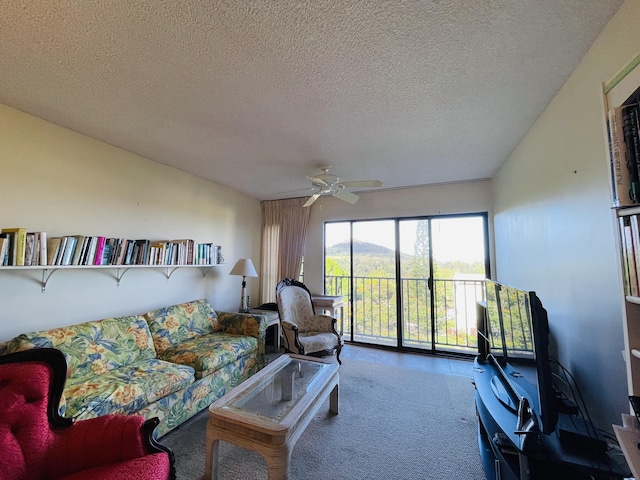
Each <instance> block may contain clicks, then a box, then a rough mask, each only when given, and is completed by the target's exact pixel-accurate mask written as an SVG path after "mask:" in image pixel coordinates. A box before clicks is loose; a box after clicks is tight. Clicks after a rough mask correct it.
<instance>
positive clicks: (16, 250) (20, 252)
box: [2, 228, 27, 266]
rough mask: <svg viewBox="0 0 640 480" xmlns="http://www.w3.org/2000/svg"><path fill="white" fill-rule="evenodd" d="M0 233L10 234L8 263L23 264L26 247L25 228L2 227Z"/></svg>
mask: <svg viewBox="0 0 640 480" xmlns="http://www.w3.org/2000/svg"><path fill="white" fill-rule="evenodd" d="M2 233H9V234H11V252H10V253H9V265H16V266H23V265H24V259H25V254H26V249H27V229H26V228H4V229H2Z"/></svg>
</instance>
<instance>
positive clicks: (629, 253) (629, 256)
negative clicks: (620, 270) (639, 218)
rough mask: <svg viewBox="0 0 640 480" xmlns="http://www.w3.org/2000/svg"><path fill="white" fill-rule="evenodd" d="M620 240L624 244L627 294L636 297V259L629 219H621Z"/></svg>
mask: <svg viewBox="0 0 640 480" xmlns="http://www.w3.org/2000/svg"><path fill="white" fill-rule="evenodd" d="M622 229H623V230H622V232H621V233H622V238H623V243H624V252H625V253H624V256H625V261H626V263H627V272H628V273H627V278H628V283H629V288H628V294H629V295H632V296H634V297H637V296H638V273H637V268H636V257H635V250H634V245H633V233H632V231H631V219H630V218H629V217H628V216H627V217H622Z"/></svg>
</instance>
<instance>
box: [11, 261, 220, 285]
mask: <svg viewBox="0 0 640 480" xmlns="http://www.w3.org/2000/svg"><path fill="white" fill-rule="evenodd" d="M220 265H222V264H215V265H31V266H5V267H0V272H3V271H27V270H39V271H42V280H41V281H40V286H41V288H42V291H43V292H46V291H47V284H48V283H49V280H50V279H51V276H52V275H53V274H54V273H55V272H57V271H58V270H113V271H114V272H115V275H114V278H115V280H116V285H117V286H118V287H119V286H120V282H121V281H122V277H124V274H125V273H127V272H128V271H129V270H131V269H137V268H147V269H155V270H163V271H164V275H165V277H166V279H167V282H168V281H169V280H170V279H171V276H172V275H173V274H174V272H175V271H176V270H178V269H180V268H199V269H200V271H201V272H202V277H203V278H204V277H206V276H207V273H208V272H209V269H211V268H215V267H219V266H220Z"/></svg>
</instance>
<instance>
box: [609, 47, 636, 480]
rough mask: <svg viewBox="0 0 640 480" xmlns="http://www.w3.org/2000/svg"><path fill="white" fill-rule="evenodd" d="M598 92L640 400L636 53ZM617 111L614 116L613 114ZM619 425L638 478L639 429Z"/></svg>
mask: <svg viewBox="0 0 640 480" xmlns="http://www.w3.org/2000/svg"><path fill="white" fill-rule="evenodd" d="M603 94H604V112H605V125H606V127H607V140H608V147H609V165H610V172H611V188H612V199H613V202H612V203H613V212H614V214H615V220H616V225H617V226H618V228H617V234H618V245H619V257H620V262H621V263H620V264H621V269H620V271H621V273H622V276H623V285H624V292H623V293H624V294H623V295H621V297H622V302H623V308H622V313H623V326H624V357H625V363H626V371H627V385H628V391H629V395H633V396H638V397H640V182H638V181H637V178H636V182H635V185H633V186H632V184H633V183H634V182H633V178H632V177H633V176H634V175H633V173H632V174H629V172H630V170H629V165H631V163H629V162H628V159H627V157H626V152H627V151H628V147H629V145H628V143H627V142H628V141H630V142H631V143H633V142H632V141H631V138H630V130H629V129H630V128H635V130H636V132H637V142H638V143H637V146H638V147H640V131H639V130H640V128H639V127H638V126H639V125H640V118H637V119H635V120H633V121H631V120H632V115H630V114H629V113H628V111H631V110H633V109H632V108H626V107H629V106H631V105H633V104H638V103H640V54H639V55H638V56H636V57H635V58H634V59H633V60H632V61H631V62H630V63H629V64H628V65H627V66H626V67H625V68H623V69H622V70H621V71H620V73H619V74H618V75H616V76H615V77H614V78H613V79H611V80H610V81H609V82H607V83H605V84H604V85H603ZM618 107H623V108H622V109H620V108H618ZM616 109H617V112H616V113H613V112H615V111H616ZM638 112H640V108H639V109H638ZM634 115H635V114H634ZM633 122H635V123H636V124H635V127H634V125H633ZM625 129H626V130H625ZM617 132H619V133H617ZM625 135H626V136H625ZM621 142H623V143H621ZM639 151H640V150H639ZM629 154H630V155H633V154H634V152H633V151H631V152H629ZM638 162H639V163H638V166H637V168H636V170H635V172H636V175H637V172H640V158H638ZM631 172H634V170H631ZM630 192H631V193H630ZM622 423H623V425H625V427H622V426H618V425H614V426H613V428H614V431H615V433H616V437H617V438H618V442H619V443H620V447H621V448H622V451H623V453H624V455H625V458H626V459H627V463H628V464H629V467H630V468H631V470H632V473H633V475H634V477H635V478H636V479H640V449H639V448H638V446H639V445H640V425H638V423H637V422H636V421H635V418H634V417H633V416H632V415H626V414H623V418H622Z"/></svg>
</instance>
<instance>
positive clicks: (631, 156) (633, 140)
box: [607, 103, 640, 207]
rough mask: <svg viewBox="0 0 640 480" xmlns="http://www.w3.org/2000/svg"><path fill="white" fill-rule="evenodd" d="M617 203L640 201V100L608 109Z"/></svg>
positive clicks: (612, 170)
mask: <svg viewBox="0 0 640 480" xmlns="http://www.w3.org/2000/svg"><path fill="white" fill-rule="evenodd" d="M607 127H608V128H607V129H608V135H609V156H610V158H611V182H612V187H613V188H612V189H613V206H614V207H628V206H632V205H639V204H640V107H639V106H638V104H637V103H632V104H629V105H622V106H620V107H616V108H612V109H610V110H609V112H608V118H607Z"/></svg>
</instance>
